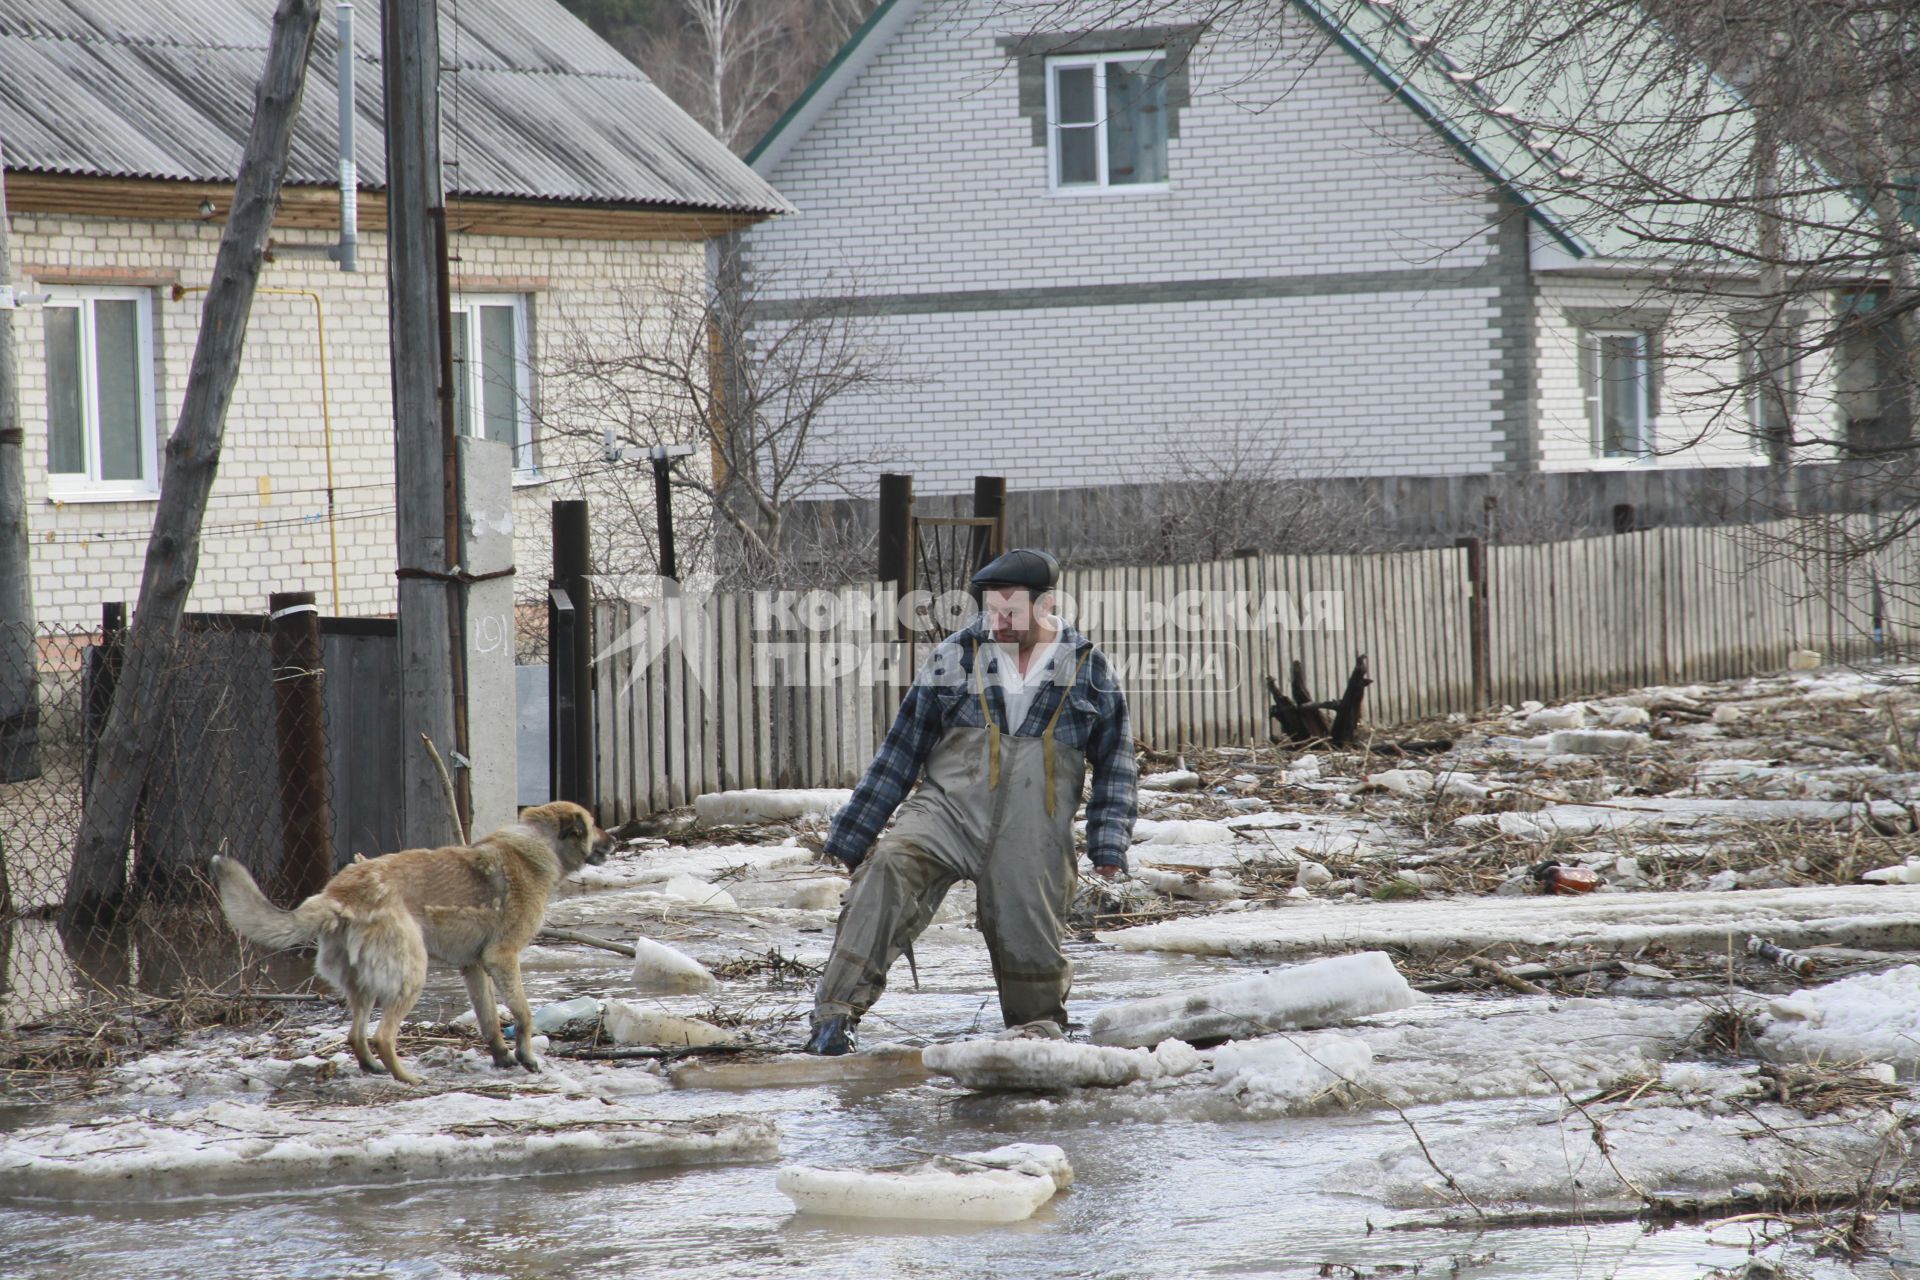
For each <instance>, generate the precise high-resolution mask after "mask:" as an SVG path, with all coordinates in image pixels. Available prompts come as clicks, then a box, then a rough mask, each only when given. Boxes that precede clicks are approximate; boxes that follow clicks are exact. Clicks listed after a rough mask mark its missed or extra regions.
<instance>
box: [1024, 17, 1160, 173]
mask: <svg viewBox="0 0 1920 1280" xmlns="http://www.w3.org/2000/svg"><path fill="white" fill-rule="evenodd" d="M1165 63H1166V59H1165V57H1164V56H1163V55H1162V54H1161V53H1160V52H1158V51H1155V52H1144V53H1100V54H1073V55H1067V56H1062V57H1056V58H1049V59H1047V126H1048V127H1047V138H1048V147H1047V162H1048V165H1049V166H1050V169H1051V179H1052V185H1053V187H1054V188H1055V189H1056V190H1099V189H1102V188H1109V187H1135V188H1138V187H1155V186H1164V185H1166V181H1167V79H1166V71H1165Z"/></svg>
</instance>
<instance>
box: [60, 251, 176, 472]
mask: <svg viewBox="0 0 1920 1280" xmlns="http://www.w3.org/2000/svg"><path fill="white" fill-rule="evenodd" d="M50 293H51V296H50V297H49V299H48V301H47V303H46V305H45V307H44V308H43V310H42V313H41V326H42V331H43V333H44V335H45V338H46V344H47V496H48V497H50V498H53V499H54V500H55V501H69V500H74V499H81V500H85V499H89V498H104V499H112V498H150V497H152V496H153V495H154V494H156V493H158V492H159V491H160V467H159V454H158V451H157V450H156V449H155V447H154V406H153V386H154V374H153V295H152V293H151V292H150V291H149V290H146V289H106V288H86V289H79V288H73V289H68V288H61V289H54V290H51V291H50Z"/></svg>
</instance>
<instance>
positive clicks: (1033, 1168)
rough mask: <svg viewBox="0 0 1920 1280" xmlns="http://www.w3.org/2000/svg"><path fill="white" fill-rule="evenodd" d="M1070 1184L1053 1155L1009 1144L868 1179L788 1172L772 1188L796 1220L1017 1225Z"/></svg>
mask: <svg viewBox="0 0 1920 1280" xmlns="http://www.w3.org/2000/svg"><path fill="white" fill-rule="evenodd" d="M1072 1183H1073V1166H1072V1165H1071V1164H1070V1163H1068V1161H1067V1153H1066V1152H1064V1151H1062V1150H1061V1149H1060V1148H1059V1147H1054V1146H1046V1145H1042V1144H1038V1143H1016V1144H1014V1145H1012V1146H1006V1147H995V1148H994V1149H993V1150H991V1151H970V1152H967V1153H965V1154H964V1155H957V1156H937V1157H935V1158H934V1159H932V1160H929V1161H928V1162H926V1163H925V1164H921V1165H916V1166H914V1167H913V1168H910V1169H897V1170H891V1169H890V1170H879V1171H875V1172H867V1171H865V1170H860V1169H816V1168H812V1167H809V1166H807V1165H790V1166H788V1167H787V1168H785V1169H782V1170H781V1171H780V1173H779V1174H778V1176H777V1177H776V1178H775V1180H774V1185H775V1186H776V1187H778V1188H779V1189H780V1191H781V1192H782V1193H783V1194H784V1195H786V1196H787V1198H789V1199H790V1200H792V1201H793V1204H794V1208H796V1209H798V1210H800V1211H801V1212H802V1213H824V1214H836V1215H840V1216H844V1217H855V1218H921V1219H934V1220H941V1221H949V1222H1019V1221H1020V1220H1022V1219H1023V1218H1030V1217H1032V1216H1033V1214H1034V1211H1035V1210H1037V1209H1038V1208H1039V1207H1040V1206H1041V1205H1043V1204H1045V1203H1046V1202H1047V1201H1049V1200H1051V1199H1053V1197H1054V1196H1055V1195H1057V1194H1058V1193H1059V1192H1062V1191H1065V1190H1066V1189H1067V1188H1068V1187H1069V1186H1070V1185H1072Z"/></svg>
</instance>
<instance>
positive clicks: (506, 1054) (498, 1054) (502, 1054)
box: [493, 1049, 520, 1071]
mask: <svg viewBox="0 0 1920 1280" xmlns="http://www.w3.org/2000/svg"><path fill="white" fill-rule="evenodd" d="M519 1061H520V1060H519V1059H518V1058H516V1057H514V1056H513V1053H512V1051H511V1050H508V1049H495V1050H494V1051H493V1065H494V1066H496V1067H498V1068H499V1069H500V1070H502V1071H506V1070H508V1069H510V1068H512V1067H514V1066H516V1065H518V1063H519Z"/></svg>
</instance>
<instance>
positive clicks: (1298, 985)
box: [1087, 951, 1414, 1047]
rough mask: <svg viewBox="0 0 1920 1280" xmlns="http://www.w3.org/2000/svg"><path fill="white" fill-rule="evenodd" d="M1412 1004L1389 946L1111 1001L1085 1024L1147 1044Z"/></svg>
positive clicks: (1107, 1037) (1096, 1033)
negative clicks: (1186, 988) (1147, 996)
mask: <svg viewBox="0 0 1920 1280" xmlns="http://www.w3.org/2000/svg"><path fill="white" fill-rule="evenodd" d="M1413 1002H1414V994H1413V990H1412V989H1411V988H1410V987H1408V986H1407V980H1406V979H1405V978H1404V977H1402V976H1401V975H1400V971H1399V970H1398V969H1396V968H1394V967H1393V961H1392V960H1391V959H1390V958H1388V956H1387V955H1386V954H1385V953H1384V952H1380V951H1368V952H1363V953H1361V954H1359V955H1348V956H1335V957H1333V958H1332V959H1328V960H1317V961H1314V962H1313V963H1311V964H1303V965H1298V966H1295V967H1293V968H1290V969H1282V970H1280V971H1279V972H1277V973H1267V974H1261V975H1260V976H1258V977H1253V978H1242V979H1240V980H1239V981H1237V982H1224V983H1220V984H1218V985H1215V986H1207V987H1198V988H1195V989H1193V990H1190V991H1177V992H1174V993H1173V994H1171V995H1165V996H1155V997H1152V998H1150V999H1146V1000H1129V1001H1126V1002H1124V1003H1121V1004H1112V1005H1108V1006H1107V1007H1106V1008H1104V1009H1102V1010H1100V1012H1098V1013H1096V1014H1095V1015H1094V1016H1093V1019H1092V1021H1090V1022H1089V1023H1088V1024H1087V1036H1088V1038H1089V1039H1091V1040H1092V1041H1093V1042H1094V1043H1095V1044H1102V1045H1120V1046H1125V1047H1144V1046H1146V1045H1155V1044H1159V1043H1160V1042H1161V1041H1163V1040H1185V1041H1188V1042H1189V1043H1192V1042H1194V1041H1205V1040H1224V1039H1229V1038H1232V1037H1245V1036H1249V1035H1255V1036H1257V1035H1261V1034H1264V1033H1265V1032H1268V1031H1278V1030H1283V1029H1289V1028H1297V1027H1324V1026H1328V1025H1331V1024H1333V1023H1337V1022H1346V1021H1348V1020H1350V1019H1353V1018H1359V1017H1364V1016H1366V1015H1367V1014H1372V1013H1386V1012H1390V1011H1392V1010H1394V1009H1404V1008H1406V1007H1407V1006H1409V1005H1411V1004H1412V1003H1413Z"/></svg>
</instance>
